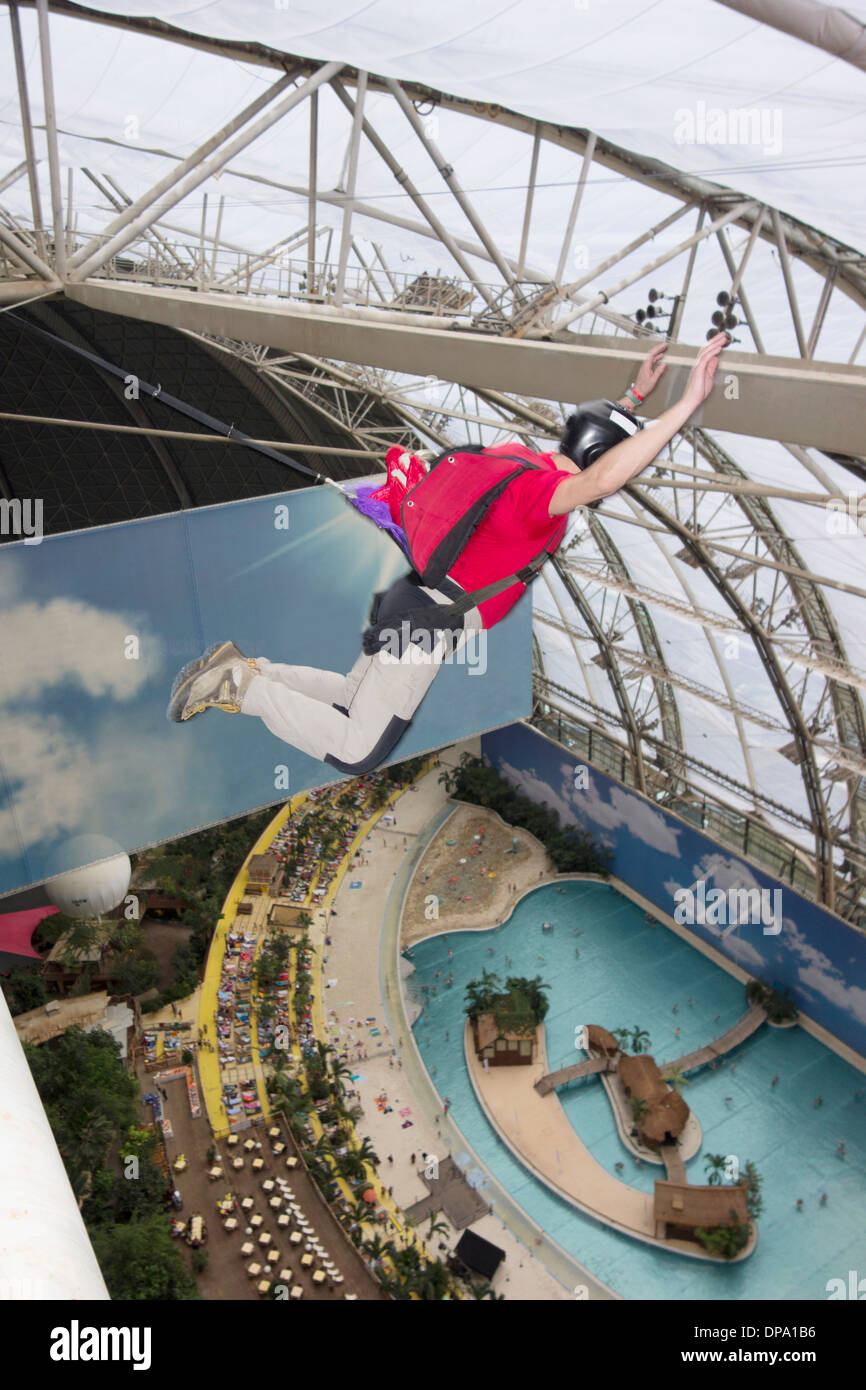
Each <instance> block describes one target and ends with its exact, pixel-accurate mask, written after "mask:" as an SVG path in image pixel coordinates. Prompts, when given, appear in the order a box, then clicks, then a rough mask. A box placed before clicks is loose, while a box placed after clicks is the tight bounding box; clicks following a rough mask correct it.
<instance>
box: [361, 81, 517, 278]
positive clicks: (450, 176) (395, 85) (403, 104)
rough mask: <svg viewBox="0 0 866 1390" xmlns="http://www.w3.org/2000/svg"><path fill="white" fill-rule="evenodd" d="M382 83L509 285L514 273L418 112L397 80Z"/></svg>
mask: <svg viewBox="0 0 866 1390" xmlns="http://www.w3.org/2000/svg"><path fill="white" fill-rule="evenodd" d="M385 86H386V87H387V88H388V91H389V92H390V93H391V95H392V96H393V97H394V100H395V101H396V102H397V105H398V106H399V107H400V110H401V111H402V112H403V114H404V116H405V117H406V119H407V121H408V122H409V124H410V125H411V127H412V129H413V130H414V131H415V134H416V135H417V136H418V139H419V140H420V141H421V144H422V145H423V146H424V149H425V150H426V151H427V153H428V154H429V156H430V158H431V159H432V160H433V163H434V164H435V165H436V168H437V169H438V170H439V173H440V174H441V175H442V178H443V179H444V180H445V183H446V184H447V185H448V187H449V189H450V190H451V192H452V193H453V194H454V197H455V199H456V201H457V203H458V205H459V207H460V208H461V209H462V211H463V212H464V214H465V215H466V218H467V221H468V222H469V223H470V225H471V227H472V230H473V231H474V232H475V235H476V236H477V237H478V240H479V241H480V242H481V244H482V246H483V247H484V249H485V250H486V251H487V254H488V255H489V257H490V259H491V260H492V261H493V264H494V265H495V266H496V269H497V270H498V271H499V273H500V275H501V276H502V278H503V279H504V280H505V283H506V284H508V285H512V284H513V283H514V275H513V273H512V271H511V268H510V266H509V265H508V263H507V262H506V261H505V259H504V257H503V255H502V253H501V251H500V250H499V247H498V246H497V245H496V242H495V241H494V240H493V238H492V237H491V235H490V233H489V232H488V231H487V228H486V227H485V226H484V223H483V222H482V221H481V218H480V217H479V216H478V213H477V212H476V211H475V209H474V207H473V206H472V203H471V202H470V201H469V199H468V198H467V196H466V194H465V193H464V191H463V189H462V187H461V185H460V183H459V181H458V179H457V175H456V174H455V173H454V170H453V168H452V166H451V165H450V164H449V163H448V161H447V160H446V159H445V158H444V157H443V155H442V153H441V151H440V149H439V147H438V145H437V144H436V142H435V140H431V139H430V137H429V135H428V134H427V132H426V131H425V129H424V124H423V122H422V120H421V117H420V116H419V115H418V112H417V111H416V110H415V108H414V106H413V105H412V103H411V101H410V100H409V98H408V97H407V95H406V93H405V92H404V91H403V88H402V87H401V85H400V83H399V82H395V81H394V79H393V78H392V77H386V78H385Z"/></svg>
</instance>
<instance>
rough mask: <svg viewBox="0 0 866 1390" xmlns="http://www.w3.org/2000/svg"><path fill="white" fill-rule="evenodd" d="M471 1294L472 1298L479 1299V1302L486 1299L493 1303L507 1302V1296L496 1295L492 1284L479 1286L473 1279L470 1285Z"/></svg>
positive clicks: (502, 1294)
mask: <svg viewBox="0 0 866 1390" xmlns="http://www.w3.org/2000/svg"><path fill="white" fill-rule="evenodd" d="M469 1292H470V1294H471V1295H472V1297H473V1298H477V1299H478V1301H479V1302H481V1300H482V1299H484V1298H487V1299H489V1300H490V1302H491V1303H504V1302H505V1294H504V1293H495V1292H494V1289H493V1285H492V1284H478V1283H476V1281H475V1280H474V1279H473V1280H472V1281H471V1283H470V1285H469Z"/></svg>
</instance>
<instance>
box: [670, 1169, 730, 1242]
mask: <svg viewBox="0 0 866 1390" xmlns="http://www.w3.org/2000/svg"><path fill="white" fill-rule="evenodd" d="M653 1216H654V1218H655V1226H656V1236H657V1237H658V1238H659V1239H660V1240H675V1239H680V1240H694V1233H695V1228H696V1227H697V1226H701V1227H703V1228H704V1229H705V1230H712V1229H713V1228H715V1227H716V1226H748V1225H749V1224H750V1218H749V1210H748V1206H747V1205H746V1188H745V1185H744V1184H743V1183H738V1184H737V1186H735V1187H709V1186H707V1187H695V1186H693V1185H692V1184H691V1183H680V1182H663V1181H661V1180H657V1181H656V1184H655V1198H654V1205H653Z"/></svg>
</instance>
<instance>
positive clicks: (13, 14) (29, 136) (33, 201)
mask: <svg viewBox="0 0 866 1390" xmlns="http://www.w3.org/2000/svg"><path fill="white" fill-rule="evenodd" d="M9 23H10V24H11V26H12V49H13V52H14V54H15V75H16V77H17V80H18V105H19V107H20V109H21V133H22V135H23V137H24V157H25V163H26V166H27V177H28V180H29V183H30V208H31V211H32V213H33V227H34V230H35V232H36V249H37V251H38V252H39V255H40V256H41V257H42V259H43V260H45V259H46V257H45V236H44V232H43V228H42V205H41V202H40V200H39V180H38V178H37V175H36V165H37V163H38V160H37V158H36V150H35V147H34V144H33V122H32V120H31V117H30V97H29V95H28V92H27V69H26V67H25V65H24V50H23V48H22V46H21V25H20V24H19V22H18V7H17V5H15V4H13V3H10V5H9Z"/></svg>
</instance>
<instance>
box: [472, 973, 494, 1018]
mask: <svg viewBox="0 0 866 1390" xmlns="http://www.w3.org/2000/svg"><path fill="white" fill-rule="evenodd" d="M500 988H501V985H500V980H499V976H498V975H497V974H495V973H494V972H493V971H492V970H482V972H481V979H480V980H470V981H469V984H468V985H467V986H466V997H465V1007H464V1012H465V1013H466V1014H467V1015H468V1016H469V1018H471V1019H473V1020H474V1019H477V1018H480V1017H481V1015H482V1014H487V1013H490V1011H491V1009H492V1008H493V1000H494V999H495V998H496V996H497V994H498V993H499V991H500Z"/></svg>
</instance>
